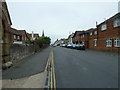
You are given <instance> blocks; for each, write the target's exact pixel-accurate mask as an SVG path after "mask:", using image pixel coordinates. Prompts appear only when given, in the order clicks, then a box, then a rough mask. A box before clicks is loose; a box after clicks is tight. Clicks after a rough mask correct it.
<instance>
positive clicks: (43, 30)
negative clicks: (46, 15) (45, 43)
mask: <svg viewBox="0 0 120 90" xmlns="http://www.w3.org/2000/svg"><path fill="white" fill-rule="evenodd" d="M44 36H45V34H44V29H43V32H42V37H44Z"/></svg>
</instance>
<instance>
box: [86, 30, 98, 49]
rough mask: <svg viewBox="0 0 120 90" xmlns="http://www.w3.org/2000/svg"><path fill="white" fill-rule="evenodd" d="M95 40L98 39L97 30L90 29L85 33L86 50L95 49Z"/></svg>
mask: <svg viewBox="0 0 120 90" xmlns="http://www.w3.org/2000/svg"><path fill="white" fill-rule="evenodd" d="M97 39H98V33H97V28H91V29H89V30H87V31H86V40H87V45H88V48H90V49H96V48H97Z"/></svg>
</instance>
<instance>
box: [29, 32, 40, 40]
mask: <svg viewBox="0 0 120 90" xmlns="http://www.w3.org/2000/svg"><path fill="white" fill-rule="evenodd" d="M29 37H30V40H35V39H38V38H39V34H38V33H33V32H32V33H31V34H29Z"/></svg>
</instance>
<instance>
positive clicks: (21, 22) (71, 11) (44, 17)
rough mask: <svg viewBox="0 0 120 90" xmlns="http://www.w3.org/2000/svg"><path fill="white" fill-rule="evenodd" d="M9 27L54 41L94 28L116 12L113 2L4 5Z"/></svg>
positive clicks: (14, 3)
mask: <svg viewBox="0 0 120 90" xmlns="http://www.w3.org/2000/svg"><path fill="white" fill-rule="evenodd" d="M6 1H7V5H8V9H9V13H10V16H11V20H12V27H13V28H16V29H18V30H19V29H20V30H21V29H24V30H26V31H27V32H29V33H31V32H32V31H34V33H39V34H40V36H41V35H42V31H43V29H44V32H45V35H46V36H49V37H51V39H52V42H54V41H55V40H56V39H60V38H67V37H68V35H69V33H72V32H75V31H76V30H87V29H90V28H94V27H95V26H96V25H95V24H96V21H97V22H98V24H99V23H101V22H103V21H104V20H105V19H108V18H110V17H111V16H113V15H115V14H116V13H117V12H118V3H117V2H8V1H9V0H6Z"/></svg>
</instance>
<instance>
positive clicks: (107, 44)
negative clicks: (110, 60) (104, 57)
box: [106, 39, 112, 47]
mask: <svg viewBox="0 0 120 90" xmlns="http://www.w3.org/2000/svg"><path fill="white" fill-rule="evenodd" d="M106 47H112V40H111V39H107V40H106Z"/></svg>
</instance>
